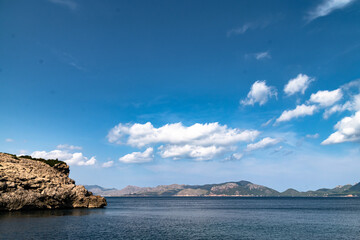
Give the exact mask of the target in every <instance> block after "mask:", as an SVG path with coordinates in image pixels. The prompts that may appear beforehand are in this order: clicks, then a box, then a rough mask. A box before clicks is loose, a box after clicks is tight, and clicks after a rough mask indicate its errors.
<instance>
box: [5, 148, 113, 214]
mask: <svg viewBox="0 0 360 240" xmlns="http://www.w3.org/2000/svg"><path fill="white" fill-rule="evenodd" d="M69 172H70V171H69V166H68V165H67V164H66V163H65V162H61V161H57V160H44V159H32V158H31V157H27V158H26V157H21V156H20V157H17V156H15V155H12V154H6V153H0V211H14V210H33V209H64V208H101V207H104V206H106V205H107V203H106V199H105V198H104V197H101V196H95V195H93V194H92V192H89V191H88V190H86V189H85V187H84V186H81V185H75V181H74V180H72V179H71V178H69Z"/></svg>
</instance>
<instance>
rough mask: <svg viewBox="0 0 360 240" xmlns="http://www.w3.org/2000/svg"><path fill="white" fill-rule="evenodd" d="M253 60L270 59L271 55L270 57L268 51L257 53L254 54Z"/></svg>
mask: <svg viewBox="0 0 360 240" xmlns="http://www.w3.org/2000/svg"><path fill="white" fill-rule="evenodd" d="M255 58H256V60H262V59H270V58H271V55H270V52H269V51H266V52H259V53H255Z"/></svg>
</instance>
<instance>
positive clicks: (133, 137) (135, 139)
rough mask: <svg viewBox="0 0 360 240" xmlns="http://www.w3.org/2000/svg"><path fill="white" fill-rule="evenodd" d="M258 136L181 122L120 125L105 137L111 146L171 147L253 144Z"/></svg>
mask: <svg viewBox="0 0 360 240" xmlns="http://www.w3.org/2000/svg"><path fill="white" fill-rule="evenodd" d="M258 135H259V131H256V130H240V129H238V128H229V127H227V126H226V125H220V124H219V123H217V122H215V123H205V124H200V123H195V124H194V125H192V126H189V127H186V126H184V125H183V124H182V123H173V124H166V125H164V126H162V127H159V128H155V127H154V126H153V125H152V124H151V123H150V122H147V123H145V124H140V123H135V124H132V125H130V124H125V125H124V124H121V123H120V124H119V125H117V126H115V127H114V128H113V129H111V130H110V132H109V134H108V136H107V138H108V140H109V142H111V143H117V144H122V143H125V144H127V145H131V146H135V147H143V146H146V145H151V144H159V143H162V144H171V145H186V144H190V145H197V146H210V145H217V146H218V145H230V144H234V143H237V142H242V141H253V140H254V139H255V138H256V137H257V136H258Z"/></svg>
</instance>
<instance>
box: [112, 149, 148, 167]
mask: <svg viewBox="0 0 360 240" xmlns="http://www.w3.org/2000/svg"><path fill="white" fill-rule="evenodd" d="M153 152H154V149H153V148H152V147H149V148H147V149H146V150H145V151H144V152H133V153H129V154H126V155H125V156H123V157H121V158H119V161H120V162H123V163H145V162H151V161H152V160H153V158H154V155H153Z"/></svg>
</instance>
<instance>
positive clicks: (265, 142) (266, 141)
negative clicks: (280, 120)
mask: <svg viewBox="0 0 360 240" xmlns="http://www.w3.org/2000/svg"><path fill="white" fill-rule="evenodd" d="M279 142H280V139H275V138H270V137H266V138H263V139H262V140H260V141H259V142H256V143H251V144H248V145H247V146H246V151H248V152H250V151H254V150H258V149H262V148H267V147H270V146H273V145H275V144H278V143H279Z"/></svg>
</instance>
